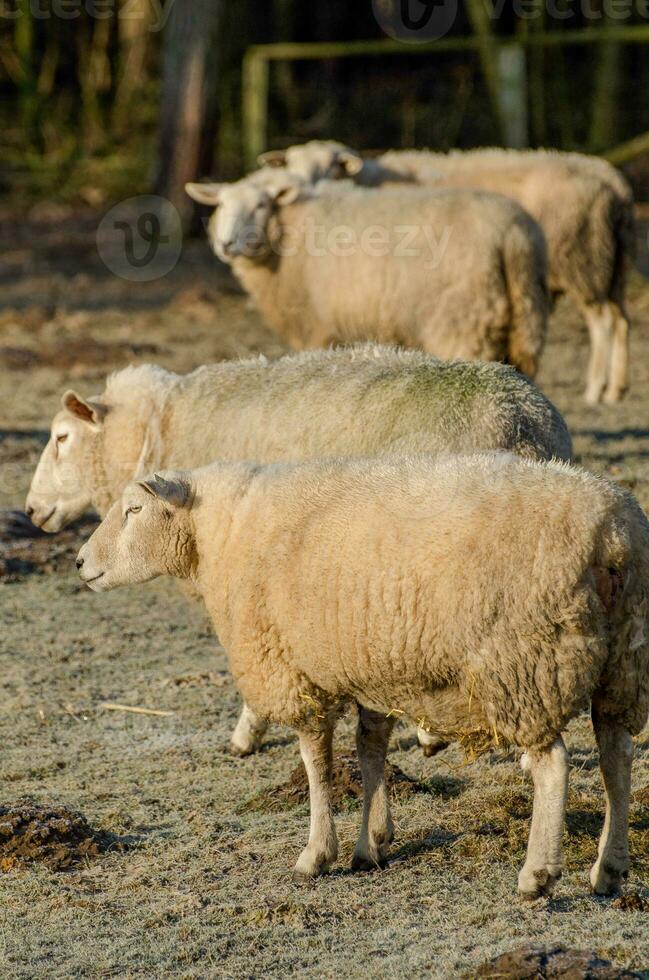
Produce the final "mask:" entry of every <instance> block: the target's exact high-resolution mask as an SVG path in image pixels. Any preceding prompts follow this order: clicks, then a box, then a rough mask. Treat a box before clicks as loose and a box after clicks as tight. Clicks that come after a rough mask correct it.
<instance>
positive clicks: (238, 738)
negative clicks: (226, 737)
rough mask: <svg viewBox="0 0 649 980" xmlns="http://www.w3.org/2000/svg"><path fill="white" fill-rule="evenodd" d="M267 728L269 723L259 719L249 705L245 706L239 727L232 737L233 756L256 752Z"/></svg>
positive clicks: (240, 716) (231, 748)
mask: <svg viewBox="0 0 649 980" xmlns="http://www.w3.org/2000/svg"><path fill="white" fill-rule="evenodd" d="M267 728H268V724H267V722H265V721H263V720H262V719H261V718H259V717H258V715H256V714H255V712H254V711H253V710H252V708H249V707H248V705H247V704H244V706H243V711H242V712H241V714H240V715H239V721H238V722H237V726H236V728H235V729H234V731H233V732H232V735H231V737H230V751H231V752H232V754H233V755H251V754H252V753H253V752H256V751H257V749H258V748H259V747H260V745H261V740H262V738H263V735H264V732H265V731H266V729H267Z"/></svg>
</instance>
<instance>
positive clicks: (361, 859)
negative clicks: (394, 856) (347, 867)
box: [352, 854, 388, 871]
mask: <svg viewBox="0 0 649 980" xmlns="http://www.w3.org/2000/svg"><path fill="white" fill-rule="evenodd" d="M387 866H388V859H387V858H386V857H384V856H383V855H380V856H378V857H376V858H373V857H370V856H369V855H368V854H354V856H353V858H352V871H384V870H385V869H386V868H387Z"/></svg>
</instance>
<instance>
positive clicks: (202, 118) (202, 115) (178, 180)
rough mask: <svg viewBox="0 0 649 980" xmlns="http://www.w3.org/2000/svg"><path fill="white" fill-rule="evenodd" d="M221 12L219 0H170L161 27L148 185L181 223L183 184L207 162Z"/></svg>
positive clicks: (186, 206)
mask: <svg viewBox="0 0 649 980" xmlns="http://www.w3.org/2000/svg"><path fill="white" fill-rule="evenodd" d="M222 13H223V0H175V2H174V4H173V6H172V8H171V13H170V15H169V20H168V22H167V26H166V29H165V36H164V50H163V60H162V86H161V95H160V133H159V145H158V161H157V168H156V174H155V180H154V187H155V191H156V193H157V194H161V195H162V196H164V197H166V198H167V199H168V200H169V201H171V203H172V204H173V205H174V206H175V207H176V208H177V209H178V211H179V213H180V215H181V218H182V219H183V222H184V223H185V224H187V223H188V222H189V220H190V218H191V215H192V214H193V208H192V202H191V201H190V200H189V198H188V197H187V195H186V194H185V190H184V186H185V183H186V182H187V181H188V180H195V179H196V178H197V177H200V176H202V175H203V174H205V173H208V172H209V171H210V169H211V166H212V157H213V152H214V142H215V136H216V127H217V122H218V118H217V117H218V94H219V67H220V66H219V30H220V26H221V17H222Z"/></svg>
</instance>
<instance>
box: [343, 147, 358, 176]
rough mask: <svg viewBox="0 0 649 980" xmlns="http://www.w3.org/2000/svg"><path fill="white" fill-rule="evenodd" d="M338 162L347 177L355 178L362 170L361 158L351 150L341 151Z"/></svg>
mask: <svg viewBox="0 0 649 980" xmlns="http://www.w3.org/2000/svg"><path fill="white" fill-rule="evenodd" d="M338 162H339V163H341V164H342V165H343V167H344V169H345V173H346V174H347V176H348V177H355V176H356V174H358V173H360V172H361V170H362V169H363V158H362V157H360V156H359V155H358V153H354V151H353V150H341V151H340V153H339V154H338Z"/></svg>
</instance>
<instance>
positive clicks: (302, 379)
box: [26, 344, 571, 754]
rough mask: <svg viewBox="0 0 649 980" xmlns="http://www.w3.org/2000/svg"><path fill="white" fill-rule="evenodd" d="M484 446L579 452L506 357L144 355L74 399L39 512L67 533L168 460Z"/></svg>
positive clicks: (245, 728) (43, 467)
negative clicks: (175, 368) (184, 364)
mask: <svg viewBox="0 0 649 980" xmlns="http://www.w3.org/2000/svg"><path fill="white" fill-rule="evenodd" d="M474 449H509V450H511V451H512V452H515V453H518V454H519V455H521V456H525V457H528V458H533V459H534V458H536V459H550V458H551V457H552V456H555V457H557V458H558V459H564V460H568V459H570V455H571V444H570V436H569V434H568V430H567V428H566V425H565V422H564V421H563V419H562V417H561V415H560V414H559V412H557V410H556V409H555V408H554V406H553V405H552V404H551V403H550V402H549V401H548V400H547V398H545V397H544V395H542V394H541V392H540V391H539V390H538V389H537V388H535V386H534V385H533V384H531V383H530V382H529V381H527V380H526V379H525V378H523V377H521V376H520V375H519V374H517V372H516V371H514V370H513V369H512V368H509V367H505V366H504V365H501V364H462V363H457V364H446V363H443V362H439V361H437V360H435V359H434V358H432V357H429V356H427V355H426V354H422V353H420V352H418V351H400V350H396V349H395V348H391V347H380V346H377V345H375V344H363V345H359V346H357V347H353V348H349V349H346V350H342V349H340V350H335V351H313V352H311V353H306V354H297V355H291V356H289V357H284V358H281V359H280V360H278V361H270V362H269V361H266V360H265V359H264V358H254V359H251V360H245V361H238V362H227V363H223V364H213V365H210V366H209V367H201V368H199V369H198V370H196V371H194V372H192V373H191V374H188V375H186V376H181V375H177V374H172V373H171V372H169V371H164V370H162V369H161V368H159V367H155V366H153V365H148V364H145V365H142V366H140V367H137V368H133V367H130V368H126V369H124V370H123V371H118V372H117V373H116V374H113V375H111V376H110V378H109V379H108V383H107V385H106V389H105V391H104V392H103V394H101V395H99V396H98V397H96V398H93V399H90V400H88V399H84V398H82V397H81V396H80V395H77V394H76V393H75V392H72V391H68V392H67V393H66V394H65V395H64V396H63V404H62V410H61V411H60V412H59V413H58V414H57V415H56V416H55V417H54V421H53V423H52V434H51V438H50V440H49V442H48V444H47V446H46V447H45V449H44V451H43V454H42V456H41V459H40V461H39V463H38V466H37V468H36V472H35V473H34V477H33V479H32V484H31V488H30V491H29V494H28V496H27V502H26V510H27V513H28V514H29V515H30V516H31V518H32V520H33V521H34V523H35V524H37V525H38V526H39V527H42V528H43V529H44V530H45V531H50V532H55V531H58V530H60V529H61V528H63V527H65V526H66V525H67V524H69V523H70V522H71V521H73V520H75V519H76V518H77V517H79V516H80V515H81V514H82V513H83V512H84V511H85V510H87V509H88V507H90V506H93V507H95V508H96V510H98V511H99V514H100V515H101V516H102V517H103V516H105V514H106V513H107V511H108V509H109V507H110V505H111V504H112V503H113V501H114V500H116V499H117V498H118V497H119V495H120V494H121V492H122V490H123V489H124V486H125V485H126V484H127V483H128V482H129V480H132V479H133V478H134V477H136V476H138V475H140V474H142V473H146V472H147V471H148V470H151V469H155V468H159V467H170V466H179V467H195V466H201V465H203V464H205V463H210V462H212V461H213V460H217V459H221V460H235V459H255V460H258V461H260V462H273V461H275V460H282V459H285V460H287V459H296V460H297V459H308V458H314V457H317V456H325V455H330V454H333V453H335V454H338V455H340V456H354V455H359V456H360V455H372V454H377V453H385V452H432V453H439V452H467V451H471V450H474ZM264 729H265V726H263V725H261V724H260V723H258V721H257V719H256V718H255V716H254V714H253V713H252V712H250V711H249V710H248V709H247V708H245V707H244V710H243V713H242V715H241V719H240V721H239V724H238V725H237V727H236V729H235V732H234V734H233V737H232V748H233V750H234V751H236V752H238V753H240V754H248V753H249V752H253V751H254V750H255V749H256V748H257V747H258V746H259V744H260V741H261V737H262V735H263V732H264ZM421 738H422V742H423V743H424V744H426V745H427V746H428V750H429V751H433V750H434V749H435V748H436V747H438V743H436V742H434V741H433V740H432V739H429V738H427V737H426V735H425V734H424V733H422V736H421ZM425 751H426V749H425Z"/></svg>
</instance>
